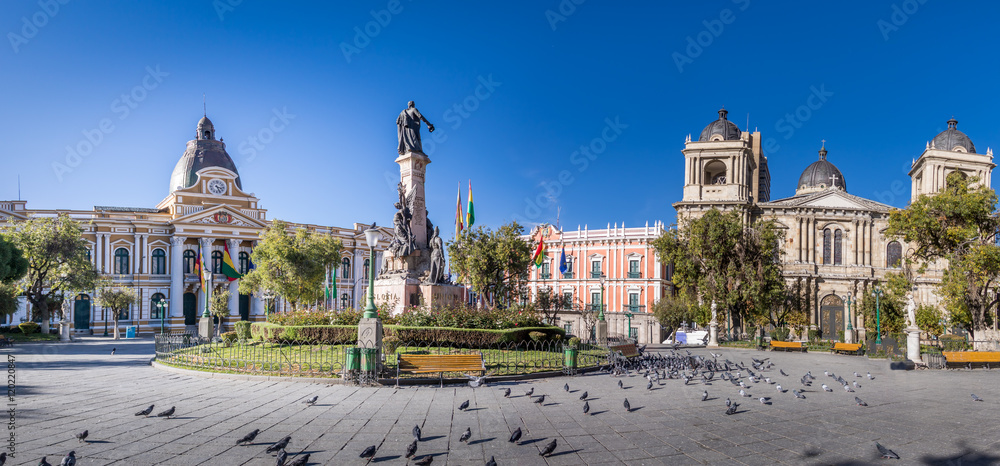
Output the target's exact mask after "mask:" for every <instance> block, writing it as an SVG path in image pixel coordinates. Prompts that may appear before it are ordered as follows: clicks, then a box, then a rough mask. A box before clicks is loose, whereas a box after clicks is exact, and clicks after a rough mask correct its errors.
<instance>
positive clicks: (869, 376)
mask: <svg viewBox="0 0 1000 466" xmlns="http://www.w3.org/2000/svg"><path fill="white" fill-rule="evenodd" d="M868 380H875V377H873V376H872V373H871V372H869V373H868Z"/></svg>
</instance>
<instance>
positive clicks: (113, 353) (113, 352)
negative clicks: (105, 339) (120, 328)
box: [111, 348, 118, 356]
mask: <svg viewBox="0 0 1000 466" xmlns="http://www.w3.org/2000/svg"><path fill="white" fill-rule="evenodd" d="M115 351H118V348H111V355H112V356H114V355H115Z"/></svg>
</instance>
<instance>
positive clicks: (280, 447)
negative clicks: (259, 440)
mask: <svg viewBox="0 0 1000 466" xmlns="http://www.w3.org/2000/svg"><path fill="white" fill-rule="evenodd" d="M291 441H292V436H291V435H286V436H285V438H283V439H281V440H278V442H277V443H275V444H274V445H271V446H269V447H267V450H266V451H267V452H268V453H277V452H279V451H281V450H284V449H285V447H287V446H288V442H291Z"/></svg>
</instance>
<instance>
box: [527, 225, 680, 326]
mask: <svg viewBox="0 0 1000 466" xmlns="http://www.w3.org/2000/svg"><path fill="white" fill-rule="evenodd" d="M663 232H664V226H663V223H662V222H654V224H653V225H652V226H650V225H649V224H648V223H647V224H646V226H644V227H634V228H625V226H624V224H623V225H622V226H620V227H619V226H618V225H617V224H616V225H614V226H612V225H608V228H607V229H602V230H590V229H587V227H586V226H584V228H583V229H580V228H579V227H577V229H576V231H560V230H558V229H557V228H556V227H554V226H551V225H541V226H537V227H535V228H533V229H532V230H531V233H530V234H529V235H527V236H525V237H524V238H525V240H530V241H533V242H537V241H538V240H539V238H544V239H545V249H546V255H545V259H544V262H543V263H542V266H541V267H535V266H534V265H532V266H531V270H530V272H529V284H528V286H529V288H530V292H531V296H532V299H534V297H536V296H537V295H538V292H539V291H540V290H546V289H547V290H550V291H551V292H553V293H559V294H562V295H563V296H566V297H568V298H570V300H571V302H572V306H570V308H568V309H566V310H564V311H562V312H559V314H558V322H557V323H556V324H557V325H560V326H562V327H563V328H565V329H566V332H567V333H571V334H574V335H576V336H578V337H580V338H581V339H584V340H586V339H588V338H590V337H592V336H593V332H594V330H593V326H594V325H593V324H594V318H595V317H596V314H597V313H598V311H600V309H601V304H602V303H603V304H604V316H605V320H606V321H607V322H608V333H609V334H610V335H631V336H633V337H635V338H638V340H639V342H640V343H659V342H661V341H663V339H664V338H665V336H664V333H665V332H664V331H663V330H661V328H660V324H659V322H657V321H656V319H655V318H654V317H653V316H652V314H651V312H652V307H653V304H654V303H656V302H657V301H659V300H660V298H661V297H663V296H665V295H667V294H668V293H669V292H670V289H671V283H670V273H671V272H672V270H671V269H670V268H669V267H668V265H667V264H664V263H662V262H660V260H659V258H658V257H657V256H656V251H655V250H654V249H653V247H652V245H651V244H650V242H651V241H652V240H654V239H656V238H658V237H659V236H660V235H662V234H663ZM563 248H565V250H566V265H567V270H566V273H561V272H560V267H559V266H560V255H561V254H562V251H563ZM602 277H603V300H602ZM588 314H589V315H588ZM630 324H631V325H630ZM630 327H631V331H630V330H629V328H630Z"/></svg>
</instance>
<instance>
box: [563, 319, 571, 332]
mask: <svg viewBox="0 0 1000 466" xmlns="http://www.w3.org/2000/svg"><path fill="white" fill-rule="evenodd" d="M563 330H565V331H566V334H567V335H572V334H573V323H572V322H567V323H565V324H563Z"/></svg>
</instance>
